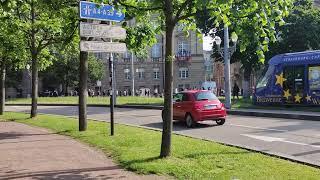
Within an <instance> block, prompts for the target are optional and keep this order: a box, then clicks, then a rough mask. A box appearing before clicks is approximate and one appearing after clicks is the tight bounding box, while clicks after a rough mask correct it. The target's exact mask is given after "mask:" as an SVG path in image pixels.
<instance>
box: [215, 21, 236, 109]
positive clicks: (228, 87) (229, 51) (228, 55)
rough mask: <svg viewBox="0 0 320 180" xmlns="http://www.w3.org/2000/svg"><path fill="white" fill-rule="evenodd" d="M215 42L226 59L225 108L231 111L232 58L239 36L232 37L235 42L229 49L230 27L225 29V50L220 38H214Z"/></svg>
mask: <svg viewBox="0 0 320 180" xmlns="http://www.w3.org/2000/svg"><path fill="white" fill-rule="evenodd" d="M214 41H215V43H216V45H217V47H218V52H219V53H220V55H221V56H222V57H223V59H224V66H225V67H224V68H225V69H224V73H225V82H224V83H225V99H226V103H225V106H226V108H227V109H231V80H230V58H231V56H232V54H233V53H234V52H235V51H236V48H237V41H238V36H237V35H235V34H234V35H232V37H231V41H232V42H233V46H232V47H229V41H230V39H229V29H228V26H225V27H224V48H220V45H221V43H222V40H221V38H220V37H219V36H216V37H215V38H214Z"/></svg>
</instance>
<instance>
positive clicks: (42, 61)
mask: <svg viewBox="0 0 320 180" xmlns="http://www.w3.org/2000/svg"><path fill="white" fill-rule="evenodd" d="M1 5H2V7H4V8H5V10H6V11H5V12H6V13H7V14H10V17H11V18H12V21H13V22H14V23H15V24H16V25H17V30H19V31H21V32H22V33H21V34H20V35H21V36H20V37H19V39H20V40H21V41H23V44H25V47H26V48H27V52H28V53H29V55H28V58H29V59H32V56H34V57H35V58H37V59H38V60H39V61H38V63H39V69H40V70H44V69H46V68H47V67H48V66H50V65H51V64H52V60H53V56H52V54H51V53H50V51H49V48H48V47H49V46H50V45H52V44H58V43H68V42H69V41H70V40H71V39H72V38H73V35H74V33H75V32H76V27H77V19H78V17H77V8H76V7H70V6H67V5H66V4H63V3H62V4H57V3H54V2H53V1H46V0H11V1H2V3H1ZM32 10H34V19H33V18H32ZM13 32H15V31H13ZM32 34H35V39H33V38H32ZM33 44H34V46H33Z"/></svg>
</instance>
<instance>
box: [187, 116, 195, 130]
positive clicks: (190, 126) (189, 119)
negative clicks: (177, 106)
mask: <svg viewBox="0 0 320 180" xmlns="http://www.w3.org/2000/svg"><path fill="white" fill-rule="evenodd" d="M185 118H186V119H185V120H186V125H187V127H188V128H192V127H194V125H195V124H196V123H195V122H194V120H193V118H192V116H191V114H187V115H186V117H185Z"/></svg>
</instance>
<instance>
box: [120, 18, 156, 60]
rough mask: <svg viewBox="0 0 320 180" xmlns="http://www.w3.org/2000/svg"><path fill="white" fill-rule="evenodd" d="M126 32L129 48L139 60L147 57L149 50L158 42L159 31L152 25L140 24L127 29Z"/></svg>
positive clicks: (126, 41)
mask: <svg viewBox="0 0 320 180" xmlns="http://www.w3.org/2000/svg"><path fill="white" fill-rule="evenodd" d="M126 30H127V38H126V40H125V43H126V44H127V48H128V49H129V50H130V51H132V52H133V53H134V54H135V55H136V56H137V57H139V58H144V57H146V56H147V54H148V48H149V47H151V46H152V45H153V44H155V43H156V42H157V38H156V35H157V34H158V32H159V29H155V27H153V26H152V25H151V24H138V25H137V26H134V27H126Z"/></svg>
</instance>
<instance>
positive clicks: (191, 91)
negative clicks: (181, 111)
mask: <svg viewBox="0 0 320 180" xmlns="http://www.w3.org/2000/svg"><path fill="white" fill-rule="evenodd" d="M198 92H209V90H187V91H182V92H181V93H192V94H193V93H198Z"/></svg>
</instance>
